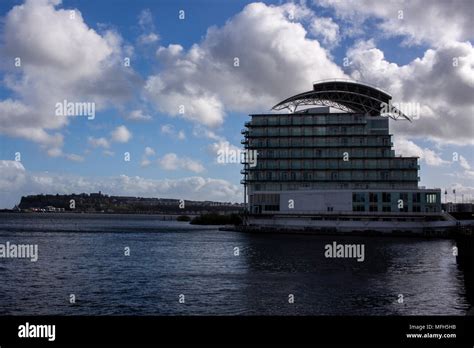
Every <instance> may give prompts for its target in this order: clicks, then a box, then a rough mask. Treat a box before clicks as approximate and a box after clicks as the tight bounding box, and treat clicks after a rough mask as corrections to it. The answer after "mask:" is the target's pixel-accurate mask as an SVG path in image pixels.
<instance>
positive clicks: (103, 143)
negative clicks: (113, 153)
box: [87, 137, 110, 149]
mask: <svg viewBox="0 0 474 348" xmlns="http://www.w3.org/2000/svg"><path fill="white" fill-rule="evenodd" d="M87 142H88V143H89V145H91V146H92V147H94V148H95V147H102V148H104V149H108V148H109V147H110V143H109V141H108V140H107V139H106V138H104V137H100V138H94V137H89V138H87Z"/></svg>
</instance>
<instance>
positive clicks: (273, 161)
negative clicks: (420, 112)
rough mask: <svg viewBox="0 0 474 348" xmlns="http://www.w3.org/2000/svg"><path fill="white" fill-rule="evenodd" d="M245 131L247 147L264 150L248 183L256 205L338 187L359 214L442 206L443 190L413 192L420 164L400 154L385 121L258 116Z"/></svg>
mask: <svg viewBox="0 0 474 348" xmlns="http://www.w3.org/2000/svg"><path fill="white" fill-rule="evenodd" d="M246 127H247V128H246V129H244V130H243V131H242V134H244V135H245V139H244V141H243V142H242V143H243V144H245V148H246V149H247V150H251V151H252V150H253V151H256V152H257V163H256V166H253V167H250V166H249V165H248V164H247V165H245V169H244V173H245V177H244V180H243V181H242V183H244V184H245V185H247V189H248V191H247V192H248V197H249V202H250V204H251V205H253V204H257V203H256V202H257V201H256V198H255V197H258V195H259V194H264V193H265V192H278V191H292V190H295V191H299V190H335V189H336V190H353V191H354V193H353V195H352V210H353V211H365V212H369V211H372V212H392V211H406V212H408V211H410V212H422V211H432V210H433V211H436V210H437V209H438V208H437V207H438V206H439V205H440V201H439V193H437V192H436V191H433V192H431V193H426V194H425V193H423V194H421V193H420V192H410V190H413V191H416V190H418V181H419V177H418V169H419V166H418V158H417V157H401V156H396V155H395V152H394V150H393V149H392V147H393V143H392V139H391V138H392V135H391V134H390V133H389V119H388V118H386V117H381V116H369V115H364V114H357V113H320V111H314V112H312V111H311V110H309V111H308V110H305V111H304V112H295V113H291V114H257V115H251V121H250V122H247V123H246ZM357 190H364V192H356V191H357ZM384 190H386V191H390V192H384ZM397 190H399V191H398V192H397ZM349 199H350V198H349ZM400 201H401V202H402V203H400ZM277 204H279V202H277V200H276V199H274V198H273V199H271V200H270V201H268V200H267V201H265V202H261V203H258V204H257V205H258V206H259V207H262V209H263V210H268V211H270V210H277ZM266 206H268V207H266ZM400 207H401V208H400ZM265 208H268V209H265ZM259 209H260V208H259ZM427 209H429V210H427Z"/></svg>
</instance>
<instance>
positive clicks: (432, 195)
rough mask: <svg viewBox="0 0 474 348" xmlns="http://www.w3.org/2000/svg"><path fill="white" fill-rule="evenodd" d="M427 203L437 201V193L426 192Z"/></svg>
mask: <svg viewBox="0 0 474 348" xmlns="http://www.w3.org/2000/svg"><path fill="white" fill-rule="evenodd" d="M426 203H428V204H434V203H436V193H427V194H426Z"/></svg>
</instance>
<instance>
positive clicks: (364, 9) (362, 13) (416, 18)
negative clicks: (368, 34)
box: [318, 0, 474, 46]
mask: <svg viewBox="0 0 474 348" xmlns="http://www.w3.org/2000/svg"><path fill="white" fill-rule="evenodd" d="M318 4H320V5H324V6H330V7H333V8H334V9H335V10H336V14H337V15H338V16H339V17H340V18H343V19H346V20H347V21H348V22H356V23H358V25H360V23H361V22H363V21H364V19H366V18H369V17H375V18H377V19H378V22H377V23H378V27H379V28H380V29H381V30H382V31H383V32H384V33H385V34H386V35H390V36H395V35H402V36H405V42H406V43H409V44H411V43H413V44H419V43H429V44H431V45H433V46H438V45H444V44H446V43H449V42H453V41H465V40H469V39H472V38H473V37H474V34H473V31H472V16H473V11H474V10H473V5H472V1H471V0H456V1H455V2H451V1H446V0H430V1H429V2H427V1H424V0H410V1H379V0H357V1H350V0H345V1H341V0H318ZM400 11H401V12H400Z"/></svg>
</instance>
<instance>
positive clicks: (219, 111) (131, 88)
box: [0, 0, 474, 208]
mask: <svg viewBox="0 0 474 348" xmlns="http://www.w3.org/2000/svg"><path fill="white" fill-rule="evenodd" d="M473 19H474V3H473V2H472V1H469V0H466V1H464V0H452V1H447V0H433V1H429V2H426V1H421V0H418V1H416V0H414V1H403V0H392V1H377V0H364V1H355V0H354V1H352V0H316V1H295V2H284V1H268V2H251V1H240V0H233V1H218V0H194V1H190V0H188V1H171V0H163V1H151V0H136V1H125V0H104V1H85V0H71V1H68V0H64V1H60V0H34V1H32V0H26V1H16V0H15V1H8V0H7V1H5V0H3V1H1V2H0V57H1V59H0V79H1V84H0V208H11V207H13V206H14V205H15V204H17V203H18V202H19V200H20V197H21V196H22V195H28V194H39V193H50V194H56V193H59V194H68V193H81V192H86V193H89V192H98V191H99V190H100V191H102V192H103V193H106V194H112V195H127V196H142V197H165V198H182V199H195V200H215V201H224V202H241V201H242V200H243V189H242V187H241V185H240V179H241V175H240V169H241V165H240V164H239V163H221V162H222V161H219V156H218V154H219V150H221V151H227V152H228V153H231V151H234V152H237V151H239V150H240V149H241V144H240V140H241V139H242V135H241V134H240V130H241V129H242V128H243V125H244V122H246V121H248V120H249V117H248V114H251V113H266V112H269V111H270V109H271V107H272V106H273V105H275V104H276V103H277V102H279V101H281V100H283V99H285V98H287V97H289V96H292V95H294V94H297V93H301V92H305V91H308V90H311V89H312V82H314V81H318V80H322V79H330V78H347V79H355V80H358V81H361V82H364V83H370V84H373V85H376V86H378V87H380V88H382V89H384V90H385V91H387V92H389V93H390V94H391V95H392V96H393V102H395V103H400V105H401V106H407V107H410V106H416V107H414V108H413V109H412V110H415V111H414V112H415V113H414V114H412V115H411V116H412V117H413V116H414V117H413V122H411V123H410V122H407V121H392V120H391V121H390V128H391V133H392V134H393V135H394V136H393V141H394V146H395V150H396V154H397V155H406V156H419V157H420V160H419V162H420V166H421V169H420V177H421V182H420V185H421V186H426V187H430V188H433V187H434V188H441V189H442V190H443V193H444V190H447V191H448V196H447V198H448V200H454V195H453V193H452V190H453V189H455V190H456V199H457V201H458V202H460V201H461V200H462V197H464V201H468V200H474V151H473V150H474V136H473V135H474V98H473V97H474V48H473V46H472V42H473V41H472V40H473V38H474V29H473V27H472V22H473ZM58 103H59V104H62V105H63V104H64V103H66V104H67V103H69V105H72V106H76V104H79V103H86V104H84V105H86V106H87V107H88V108H89V109H87V108H86V109H84V110H82V111H81V110H79V111H78V109H77V110H74V112H73V113H68V112H67V110H61V108H60V107H59V106H58ZM402 109H403V108H402ZM87 111H88V112H87ZM72 114H75V115H76V116H74V115H72ZM228 162H229V161H228ZM230 162H231V161H230ZM443 196H444V195H443ZM443 198H444V197H443Z"/></svg>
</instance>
